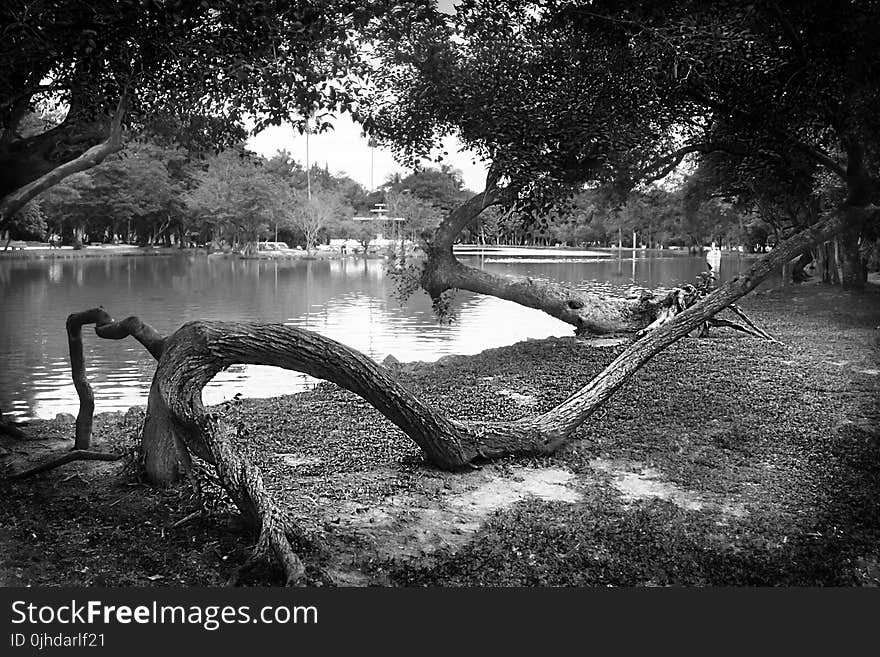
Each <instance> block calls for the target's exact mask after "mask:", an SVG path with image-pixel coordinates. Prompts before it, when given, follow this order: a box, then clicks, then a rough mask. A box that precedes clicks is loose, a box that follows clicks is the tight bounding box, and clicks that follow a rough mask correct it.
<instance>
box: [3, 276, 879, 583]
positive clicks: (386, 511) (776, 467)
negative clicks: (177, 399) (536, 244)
mask: <svg viewBox="0 0 880 657" xmlns="http://www.w3.org/2000/svg"><path fill="white" fill-rule="evenodd" d="M744 307H745V308H746V309H747V310H748V311H750V312H751V314H752V315H753V317H754V318H755V319H756V320H757V321H759V322H760V323H761V324H762V325H763V326H764V327H765V328H767V329H768V330H769V331H770V332H771V333H773V334H774V335H776V336H777V337H778V338H779V339H780V340H781V341H782V342H783V344H782V345H777V344H771V343H767V342H759V341H756V340H753V339H751V338H747V337H741V336H739V335H735V334H731V333H728V332H723V333H722V332H719V333H716V334H714V335H713V336H712V337H710V338H708V339H701V340H696V339H687V340H684V341H681V342H679V343H678V344H676V345H674V346H673V347H672V348H670V349H668V350H667V351H666V352H664V353H662V354H661V355H659V356H658V357H656V358H655V359H654V360H653V361H652V362H651V363H649V364H648V366H647V367H646V368H645V369H644V370H643V371H642V372H640V373H639V374H637V375H636V376H635V377H634V378H633V380H632V381H631V382H630V383H629V384H628V385H626V386H625V387H624V388H623V389H621V390H620V391H619V392H618V393H617V394H616V395H615V396H614V398H613V400H612V401H611V402H610V403H609V404H607V405H606V406H605V407H604V408H603V409H602V410H601V411H600V412H599V413H598V414H597V416H595V417H593V418H591V420H590V421H588V423H587V424H586V425H585V426H584V427H583V428H582V429H581V430H580V432H579V434H578V440H576V441H575V442H574V443H573V444H572V445H571V446H570V447H568V448H567V449H565V450H564V451H562V452H560V453H559V454H557V455H555V456H553V457H550V458H545V459H537V460H536V459H531V460H524V459H509V460H506V461H503V462H501V463H498V464H493V465H490V466H487V467H485V468H483V469H482V470H480V471H477V472H473V473H468V474H455V475H454V474H447V473H441V472H438V471H435V470H433V469H431V468H428V467H426V466H425V465H424V464H423V462H422V461H421V458H420V455H419V452H418V450H417V449H416V448H415V447H414V446H413V445H411V443H409V441H408V440H407V439H405V438H404V437H403V436H402V435H401V434H400V433H399V432H398V431H397V429H396V428H395V427H393V426H392V425H391V424H389V423H388V422H387V421H385V420H384V418H382V417H381V416H380V415H379V414H378V413H377V412H375V411H374V410H373V409H372V408H371V407H370V406H369V405H367V404H366V403H365V402H363V401H362V400H361V399H360V398H358V397H356V396H354V395H352V394H350V393H348V392H346V391H343V390H340V389H339V388H337V387H335V386H332V385H329V384H322V385H321V386H319V387H318V388H316V389H315V390H313V391H309V392H306V393H302V394H299V395H293V396H290V397H283V398H278V399H270V400H243V401H240V402H236V403H234V404H228V405H226V406H225V410H226V411H227V412H228V413H229V414H230V415H231V416H233V419H236V420H241V421H242V422H244V423H245V424H246V425H247V427H248V435H247V442H246V443H245V444H243V445H242V449H244V450H246V451H247V452H248V453H249V454H251V456H252V457H253V458H254V459H255V460H256V461H257V462H258V463H260V464H261V465H262V466H263V470H264V473H265V477H266V479H267V482H268V484H269V486H270V487H271V488H272V489H273V490H274V491H275V492H276V493H277V494H278V495H279V496H280V497H282V498H283V499H284V500H285V503H286V505H287V506H288V507H289V508H290V510H291V512H292V513H293V514H294V516H295V517H297V518H298V519H299V520H300V522H301V523H302V525H303V526H304V527H305V528H306V529H307V531H308V532H309V534H310V535H311V536H312V537H313V538H314V543H313V545H312V546H310V547H308V548H306V549H305V556H306V559H307V561H308V563H309V564H310V576H311V578H312V579H311V582H312V583H313V584H319V583H320V584H342V585H345V584H383V585H438V584H443V585H483V584H499V585H508V584H524V585H570V584H571V585H574V584H576V585H667V584H679V585H703V584H725V585H753V584H767V585H780V584H797V585H814V584H819V585H876V584H877V583H878V578H880V565H878V564H880V548H878V545H880V541H878V538H880V505H878V503H877V500H878V499H880V467H878V466H880V428H878V427H880V422H878V419H880V402H878V399H880V395H878V392H880V376H878V374H880V357H878V350H880V342H878V326H880V290H878V288H877V287H876V286H871V288H870V290H869V291H868V292H866V293H864V294H846V293H841V292H840V291H837V290H832V289H830V288H823V287H821V286H806V287H798V288H794V289H791V290H789V291H781V292H773V293H768V294H761V295H756V296H752V297H751V298H749V299H747V301H746V303H745V304H744ZM621 349H622V346H613V347H604V348H596V347H595V346H593V345H590V344H588V343H585V342H583V341H580V340H576V339H574V338H565V339H550V340H540V341H528V342H524V343H520V344H517V345H513V346H511V347H505V348H502V349H495V350H490V351H487V352H484V353H482V354H480V355H479V356H467V357H448V358H445V359H443V360H441V361H440V362H438V363H435V364H430V365H423V366H419V367H409V366H403V367H401V368H400V371H399V377H400V378H401V380H403V381H404V382H405V383H407V384H408V385H409V386H411V387H412V388H413V389H415V390H417V391H418V393H419V394H420V395H422V396H424V397H425V398H426V399H428V400H429V401H430V402H431V403H432V404H433V405H435V406H437V407H438V408H441V409H443V410H444V411H446V412H448V413H450V414H452V415H454V416H455V417H458V418H464V419H496V418H497V419H503V418H508V419H509V418H512V417H517V416H521V415H525V414H530V413H536V412H540V411H541V410H544V409H547V408H548V407H550V406H551V405H553V404H556V403H558V402H559V401H561V400H562V399H564V398H565V397H566V396H567V395H568V394H569V393H571V392H572V391H574V390H576V389H577V388H578V387H580V386H581V385H583V384H584V383H586V382H587V381H588V380H589V379H590V378H591V377H592V376H593V375H595V374H596V373H597V372H598V371H600V370H601V368H603V367H604V366H605V365H607V364H608V363H609V362H611V360H612V359H613V358H614V357H615V355H616V354H617V353H619V351H620V350H621ZM138 418H139V412H138V411H132V412H130V413H129V414H128V415H127V416H122V415H105V416H101V417H99V418H98V419H97V421H96V431H95V433H96V437H97V438H98V439H99V440H100V441H103V442H104V443H105V446H106V447H107V448H108V449H109V448H114V449H126V448H130V447H131V445H132V442H131V441H132V439H133V436H134V434H135V432H136V427H137V424H138ZM29 431H30V432H31V433H32V434H34V435H39V436H40V438H39V439H34V440H33V441H28V443H27V444H24V445H23V444H21V443H19V444H15V443H10V442H8V441H7V442H4V443H3V447H4V449H5V450H6V454H5V459H4V463H6V465H7V467H8V468H9V469H12V468H14V467H18V466H17V464H16V460H19V461H20V460H21V459H24V458H26V457H33V456H34V455H35V454H38V453H39V450H43V451H45V452H49V451H52V450H56V449H58V447H59V442H58V441H59V439H60V438H65V437H66V438H69V437H70V436H71V435H72V427H71V426H70V425H69V424H65V423H64V422H63V421H58V422H48V423H36V422H35V423H33V424H32V425H31V427H29ZM0 494H2V495H3V497H4V499H5V500H6V504H4V505H3V508H2V509H0V525H2V526H3V527H5V528H6V529H5V531H4V532H3V535H4V537H3V539H2V543H3V544H2V545H0V551H2V554H3V555H4V556H3V557H2V562H3V563H2V569H0V576H2V580H3V583H5V584H6V585H15V584H35V585H48V584H95V585H111V584H136V585H162V584H166V585H167V584H177V585H180V584H186V585H211V584H222V583H225V582H227V581H228V580H229V578H230V577H233V578H235V579H236V580H237V581H239V582H241V583H246V584H277V583H278V582H279V581H280V572H279V571H278V570H277V569H276V568H275V567H274V565H272V564H268V563H266V564H258V565H256V566H253V567H248V568H246V569H245V570H243V571H239V567H240V566H241V565H242V564H243V563H244V561H245V559H246V558H247V555H248V550H249V548H250V546H251V544H252V541H253V537H252V536H250V535H249V534H247V533H246V532H245V531H244V530H243V529H242V528H240V527H239V526H238V525H237V523H236V520H235V517H234V515H232V514H230V513H229V512H228V508H227V507H226V505H225V503H224V501H223V500H222V499H220V498H219V497H218V498H214V501H213V502H212V503H211V504H209V508H208V509H206V510H205V512H204V513H202V514H201V515H198V516H195V517H194V518H193V519H191V520H188V521H187V522H186V523H184V524H182V525H179V526H175V523H176V522H178V521H179V520H181V519H182V518H185V517H187V516H188V514H190V513H191V512H193V511H195V510H197V509H198V506H197V505H196V502H195V498H194V497H193V496H192V494H191V492H190V491H189V490H188V489H186V488H182V489H178V490H169V491H156V490H152V489H149V488H147V487H146V486H144V485H143V484H141V483H139V482H138V481H137V479H136V478H135V476H134V474H133V472H132V470H131V469H126V468H125V467H124V465H122V464H118V463H110V464H107V463H102V464H98V465H95V464H90V463H84V464H76V465H72V466H68V467H67V468H66V469H62V470H58V471H55V472H52V473H49V474H46V475H40V476H38V477H35V478H33V479H32V480H27V481H23V482H11V481H9V480H5V479H4V480H0Z"/></svg>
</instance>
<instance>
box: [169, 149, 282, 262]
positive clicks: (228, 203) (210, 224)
mask: <svg viewBox="0 0 880 657" xmlns="http://www.w3.org/2000/svg"><path fill="white" fill-rule="evenodd" d="M195 180H196V182H197V185H196V186H195V187H194V188H193V189H192V190H190V191H189V192H187V193H186V194H185V196H184V198H185V201H186V205H187V207H188V208H189V211H190V212H192V213H193V214H194V215H195V217H197V218H198V219H199V220H200V221H201V222H202V225H203V226H204V227H205V228H206V229H207V231H208V232H209V233H210V235H209V237H210V238H211V239H212V240H214V241H215V242H218V241H220V240H224V241H226V242H227V243H229V244H230V245H231V246H232V247H233V248H234V249H238V250H241V251H243V252H246V253H249V252H252V251H254V250H256V244H257V242H258V241H259V240H260V237H261V235H264V234H265V233H266V232H267V231H268V230H269V227H270V226H273V225H274V223H275V220H276V218H277V217H278V216H279V215H280V213H282V212H283V209H282V206H283V203H284V198H283V196H282V194H283V188H281V187H280V186H279V184H278V182H277V180H276V179H275V178H274V177H273V176H272V175H271V174H270V173H269V172H267V171H266V170H265V169H264V168H263V167H262V166H261V163H260V162H259V161H258V159H257V158H255V157H253V155H252V154H249V153H247V152H241V151H236V150H227V151H224V152H222V153H220V154H219V155H216V156H215V157H213V158H211V159H210V160H209V161H208V165H207V168H206V169H205V171H203V172H200V173H198V174H196V175H195Z"/></svg>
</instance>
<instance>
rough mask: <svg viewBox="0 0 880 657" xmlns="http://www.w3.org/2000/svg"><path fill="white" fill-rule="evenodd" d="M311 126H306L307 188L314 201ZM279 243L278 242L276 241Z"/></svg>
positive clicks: (309, 196) (310, 198)
mask: <svg viewBox="0 0 880 657" xmlns="http://www.w3.org/2000/svg"><path fill="white" fill-rule="evenodd" d="M309 132H310V130H309V126H308V124H306V187H307V189H308V191H307V194H308V198H309V200H310V201H311V200H312V166H311V164H309ZM276 241H277V240H276Z"/></svg>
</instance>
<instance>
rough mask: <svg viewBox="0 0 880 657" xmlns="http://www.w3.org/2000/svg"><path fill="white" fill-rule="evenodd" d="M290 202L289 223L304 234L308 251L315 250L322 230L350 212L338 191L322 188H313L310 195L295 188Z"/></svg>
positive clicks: (349, 214)
mask: <svg viewBox="0 0 880 657" xmlns="http://www.w3.org/2000/svg"><path fill="white" fill-rule="evenodd" d="M290 203H291V205H290V210H289V215H288V216H289V217H290V222H291V225H292V226H294V227H295V228H297V229H298V230H300V231H301V232H302V234H303V235H304V236H305V240H306V250H307V251H308V252H309V253H311V252H312V251H314V250H315V247H316V246H317V244H318V240H319V239H320V235H321V233H322V232H324V231H326V230H327V229H328V228H330V227H331V226H333V225H334V224H336V223H338V222H339V221H341V220H342V219H344V218H347V217H349V216H351V213H352V209H351V208H350V207H349V206H347V205H346V204H345V202H344V200H343V198H342V197H341V195H340V194H339V193H337V192H334V191H331V190H327V189H322V188H318V189H314V188H313V189H312V194H311V197H309V196H308V195H307V194H306V193H304V192H303V191H301V190H296V191H295V192H294V193H293V195H292V198H291V202H290Z"/></svg>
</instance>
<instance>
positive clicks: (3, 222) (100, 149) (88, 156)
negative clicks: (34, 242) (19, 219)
mask: <svg viewBox="0 0 880 657" xmlns="http://www.w3.org/2000/svg"><path fill="white" fill-rule="evenodd" d="M127 106H128V100H127V98H126V97H124V96H123V98H122V99H120V101H119V104H118V105H117V106H116V111H115V112H114V114H113V117H112V119H111V121H110V132H109V135H108V137H107V139H106V140H105V141H103V142H101V143H100V144H98V145H96V146H92V147H91V148H90V149H88V150H87V151H86V152H85V153H83V154H82V155H80V156H79V157H77V158H75V159H73V160H71V161H70V162H65V163H64V164H62V165H60V166H58V167H55V168H54V169H52V170H51V171H49V172H48V173H46V174H44V175H42V176H40V177H39V178H37V179H36V180H34V181H32V182H30V183H28V184H27V185H24V186H23V187H20V188H18V189H17V190H15V191H13V192H12V193H10V194H7V195H6V196H5V197H3V198H2V199H0V229H3V228H5V227H6V226H7V225H8V223H9V222H10V221H11V220H12V217H14V216H15V214H16V213H17V212H18V211H19V210H21V209H22V208H23V207H24V206H25V205H26V204H27V203H28V202H29V201H31V200H32V199H34V198H36V197H37V196H38V195H39V194H40V193H42V192H44V191H45V190H47V189H49V188H50V187H52V186H53V185H57V184H58V183H59V182H61V181H62V180H64V179H65V178H67V177H68V176H71V175H73V174H75V173H79V172H80V171H86V170H87V169H91V168H92V167H94V166H97V165H98V164H100V163H101V162H103V161H104V159H105V158H106V157H107V156H108V155H111V154H112V153H115V152H117V151H119V150H121V149H122V120H123V118H124V116H125V112H126V109H127Z"/></svg>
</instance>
